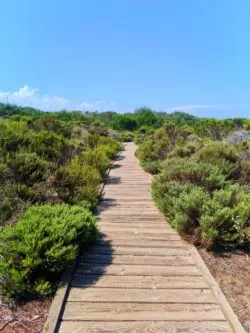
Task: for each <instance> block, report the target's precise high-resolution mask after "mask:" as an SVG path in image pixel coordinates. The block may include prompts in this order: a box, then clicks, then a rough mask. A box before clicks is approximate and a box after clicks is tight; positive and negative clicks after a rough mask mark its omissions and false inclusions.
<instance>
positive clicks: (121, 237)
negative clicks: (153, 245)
mask: <svg viewBox="0 0 250 333" xmlns="http://www.w3.org/2000/svg"><path fill="white" fill-rule="evenodd" d="M99 239H100V240H102V239H104V240H105V241H111V242H115V243H117V242H118V241H125V242H126V241H127V240H129V241H130V242H131V241H133V242H134V244H136V243H137V241H139V240H149V241H151V240H152V241H156V240H159V241H182V239H181V237H180V236H179V235H176V234H161V233H158V234H156V233H153V234H152V235H151V234H150V233H145V232H139V231H138V232H126V231H124V232H123V231H114V232H102V233H100V235H99Z"/></svg>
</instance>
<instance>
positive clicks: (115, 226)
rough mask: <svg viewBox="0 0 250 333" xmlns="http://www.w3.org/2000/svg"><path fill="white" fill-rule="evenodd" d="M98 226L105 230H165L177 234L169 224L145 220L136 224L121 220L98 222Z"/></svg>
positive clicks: (155, 231)
mask: <svg viewBox="0 0 250 333" xmlns="http://www.w3.org/2000/svg"><path fill="white" fill-rule="evenodd" d="M98 226H99V227H100V229H101V230H103V231H106V230H107V231H115V230H124V231H131V232H133V231H136V230H143V231H144V232H146V233H151V232H152V233H157V232H159V231H160V232H163V233H164V234H174V235H176V231H175V230H174V229H173V228H171V227H169V226H168V225H166V227H165V225H164V224H162V223H152V222H150V223H147V224H145V223H144V224H143V222H137V223H136V224H134V225H133V224H132V223H124V222H123V223H119V222H102V221H99V222H98Z"/></svg>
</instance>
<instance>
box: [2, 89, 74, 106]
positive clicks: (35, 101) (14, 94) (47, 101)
mask: <svg viewBox="0 0 250 333" xmlns="http://www.w3.org/2000/svg"><path fill="white" fill-rule="evenodd" d="M0 101H1V102H3V103H10V104H17V105H22V106H31V107H34V108H38V109H42V110H47V111H52V110H59V109H63V108H67V107H68V106H69V104H70V103H69V100H68V99H66V98H64V97H60V96H48V95H41V94H39V90H38V89H34V88H30V87H29V86H27V85H24V86H23V87H21V88H19V89H18V90H16V91H0Z"/></svg>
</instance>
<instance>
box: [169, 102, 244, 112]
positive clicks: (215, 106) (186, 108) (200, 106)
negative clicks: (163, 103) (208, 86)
mask: <svg viewBox="0 0 250 333" xmlns="http://www.w3.org/2000/svg"><path fill="white" fill-rule="evenodd" d="M248 107H250V105H246V104H194V105H182V106H173V107H171V108H168V109H166V110H165V111H166V112H174V111H183V112H191V111H196V110H209V109H218V110H224V109H237V108H239V109H242V108H248Z"/></svg>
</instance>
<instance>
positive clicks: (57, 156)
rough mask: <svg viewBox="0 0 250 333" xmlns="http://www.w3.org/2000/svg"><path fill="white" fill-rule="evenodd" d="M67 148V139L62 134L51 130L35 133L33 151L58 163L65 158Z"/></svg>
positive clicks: (31, 147)
mask: <svg viewBox="0 0 250 333" xmlns="http://www.w3.org/2000/svg"><path fill="white" fill-rule="evenodd" d="M67 148H68V147H67V144H66V141H65V139H64V138H63V137H62V136H61V135H58V134H56V133H54V132H49V131H41V132H38V133H35V134H34V135H33V137H32V142H31V146H30V149H31V151H33V152H35V153H37V154H38V155H39V156H41V157H42V158H44V159H47V160H48V161H51V162H56V163H59V161H61V160H64V159H65V157H66V156H65V154H66V150H67Z"/></svg>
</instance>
